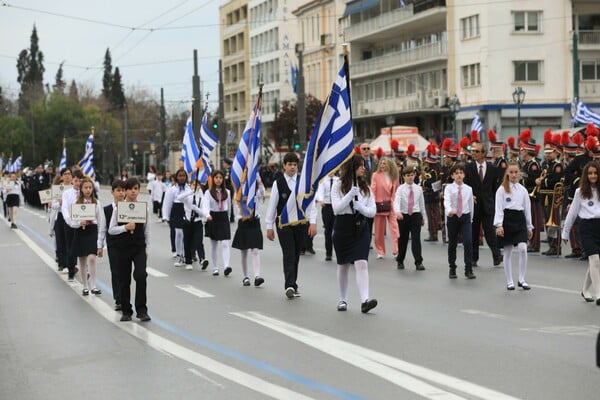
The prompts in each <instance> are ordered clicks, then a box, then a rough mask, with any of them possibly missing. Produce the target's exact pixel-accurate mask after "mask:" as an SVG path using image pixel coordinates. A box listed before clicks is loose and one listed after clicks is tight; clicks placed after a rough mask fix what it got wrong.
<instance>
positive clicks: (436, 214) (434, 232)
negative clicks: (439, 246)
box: [425, 200, 440, 241]
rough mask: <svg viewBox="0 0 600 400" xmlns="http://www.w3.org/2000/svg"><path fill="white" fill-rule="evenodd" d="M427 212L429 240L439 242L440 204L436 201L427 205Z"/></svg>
mask: <svg viewBox="0 0 600 400" xmlns="http://www.w3.org/2000/svg"><path fill="white" fill-rule="evenodd" d="M425 211H426V213H427V228H428V229H429V238H430V239H433V240H436V241H437V237H438V230H439V229H440V202H439V201H438V200H436V201H435V202H432V203H425Z"/></svg>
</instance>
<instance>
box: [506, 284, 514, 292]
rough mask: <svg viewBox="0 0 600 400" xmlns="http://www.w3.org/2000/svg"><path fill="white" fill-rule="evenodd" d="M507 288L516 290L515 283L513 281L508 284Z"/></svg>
mask: <svg viewBox="0 0 600 400" xmlns="http://www.w3.org/2000/svg"><path fill="white" fill-rule="evenodd" d="M506 290H515V284H514V283H511V284H509V285H506Z"/></svg>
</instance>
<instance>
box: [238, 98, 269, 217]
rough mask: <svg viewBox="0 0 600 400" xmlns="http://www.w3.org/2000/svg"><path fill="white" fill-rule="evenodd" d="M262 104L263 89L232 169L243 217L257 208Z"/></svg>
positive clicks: (243, 134) (245, 130)
mask: <svg viewBox="0 0 600 400" xmlns="http://www.w3.org/2000/svg"><path fill="white" fill-rule="evenodd" d="M261 102H262V89H261V91H260V92H259V93H258V98H257V99H256V104H255V105H254V110H252V114H250V118H249V119H248V123H246V128H245V129H244V133H242V140H241V141H240V145H239V147H238V150H237V152H236V153H235V158H234V159H233V166H232V168H231V183H232V184H233V189H234V191H235V200H236V201H238V202H239V203H240V208H241V211H242V216H243V217H249V216H251V215H252V213H253V212H254V208H255V206H256V177H257V175H258V158H259V148H260V106H261Z"/></svg>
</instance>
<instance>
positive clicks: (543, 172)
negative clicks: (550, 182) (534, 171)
mask: <svg viewBox="0 0 600 400" xmlns="http://www.w3.org/2000/svg"><path fill="white" fill-rule="evenodd" d="M547 174H548V167H546V168H544V169H543V170H542V173H541V174H540V181H543V180H544V179H546V175H547ZM541 186H542V184H541V182H540V184H539V185H536V186H535V187H534V188H533V190H532V191H531V193H529V197H535V196H536V195H537V193H538V192H539V190H540V187H541Z"/></svg>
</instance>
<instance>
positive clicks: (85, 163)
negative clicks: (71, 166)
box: [79, 133, 96, 180]
mask: <svg viewBox="0 0 600 400" xmlns="http://www.w3.org/2000/svg"><path fill="white" fill-rule="evenodd" d="M79 168H81V172H83V174H84V175H85V176H87V177H89V178H91V179H92V180H94V179H95V178H96V172H95V171H94V134H93V133H90V136H88V138H87V141H86V142H85V153H84V154H83V157H82V158H81V160H80V161H79Z"/></svg>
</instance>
